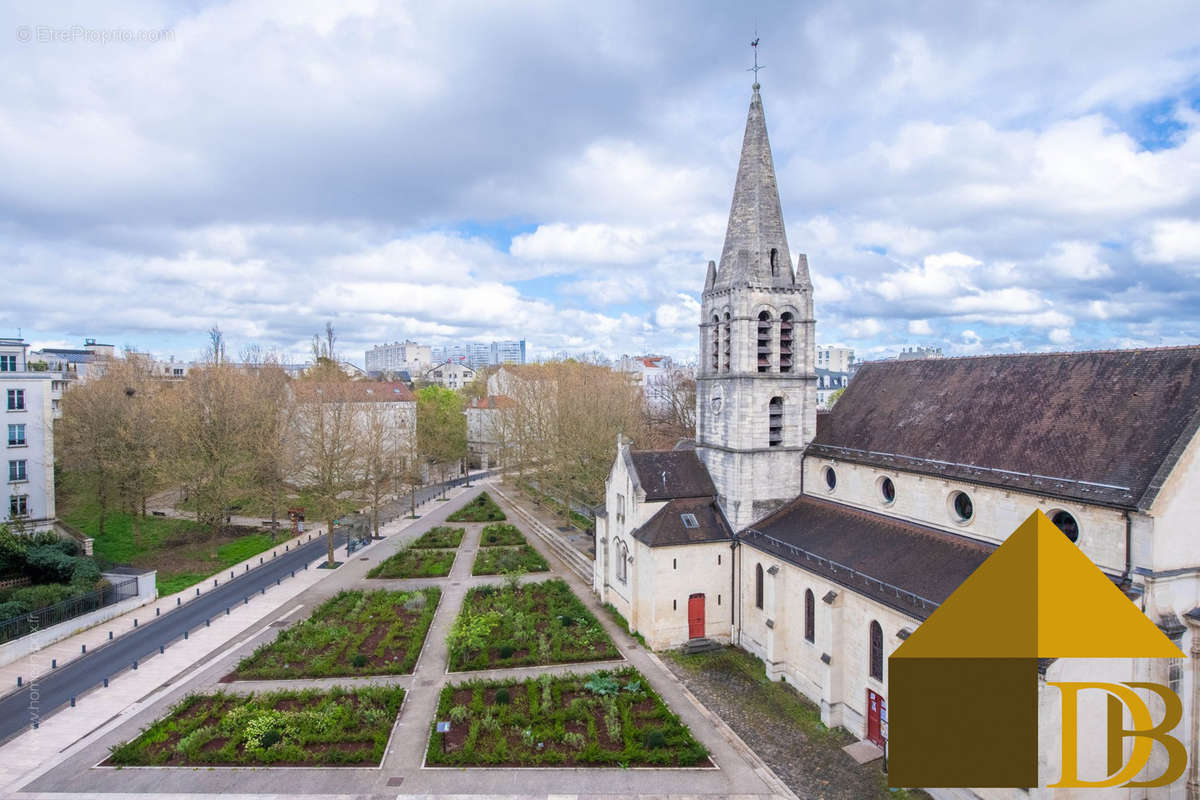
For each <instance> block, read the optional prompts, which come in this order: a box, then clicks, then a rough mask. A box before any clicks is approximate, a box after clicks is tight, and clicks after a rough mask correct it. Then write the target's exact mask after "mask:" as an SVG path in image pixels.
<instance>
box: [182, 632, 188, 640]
mask: <svg viewBox="0 0 1200 800" xmlns="http://www.w3.org/2000/svg"><path fill="white" fill-rule="evenodd" d="M187 637H188V632H187V631H184V632H183V638H184V639H186V638H187Z"/></svg>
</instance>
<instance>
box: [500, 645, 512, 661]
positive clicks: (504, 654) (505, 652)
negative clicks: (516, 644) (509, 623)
mask: <svg viewBox="0 0 1200 800" xmlns="http://www.w3.org/2000/svg"><path fill="white" fill-rule="evenodd" d="M512 654H513V648H512V645H510V644H502V645H500V657H501V658H512Z"/></svg>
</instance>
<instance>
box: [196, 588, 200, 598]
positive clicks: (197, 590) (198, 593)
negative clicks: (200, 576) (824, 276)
mask: <svg viewBox="0 0 1200 800" xmlns="http://www.w3.org/2000/svg"><path fill="white" fill-rule="evenodd" d="M199 596H200V587H199V586H197V587H196V597H199Z"/></svg>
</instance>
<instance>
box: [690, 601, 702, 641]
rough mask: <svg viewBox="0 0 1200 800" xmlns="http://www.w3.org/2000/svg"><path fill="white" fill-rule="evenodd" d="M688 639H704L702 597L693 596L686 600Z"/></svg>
mask: <svg viewBox="0 0 1200 800" xmlns="http://www.w3.org/2000/svg"><path fill="white" fill-rule="evenodd" d="M688 638H690V639H703V638H704V595H702V594H694V595H692V596H691V597H689V598H688Z"/></svg>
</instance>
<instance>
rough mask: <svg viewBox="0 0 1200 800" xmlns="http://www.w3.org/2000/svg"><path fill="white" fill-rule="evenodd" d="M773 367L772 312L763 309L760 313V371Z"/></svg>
mask: <svg viewBox="0 0 1200 800" xmlns="http://www.w3.org/2000/svg"><path fill="white" fill-rule="evenodd" d="M770 369H771V314H770V312H769V311H763V312H762V313H760V314H759V315H758V371H759V372H768V371H770Z"/></svg>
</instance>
